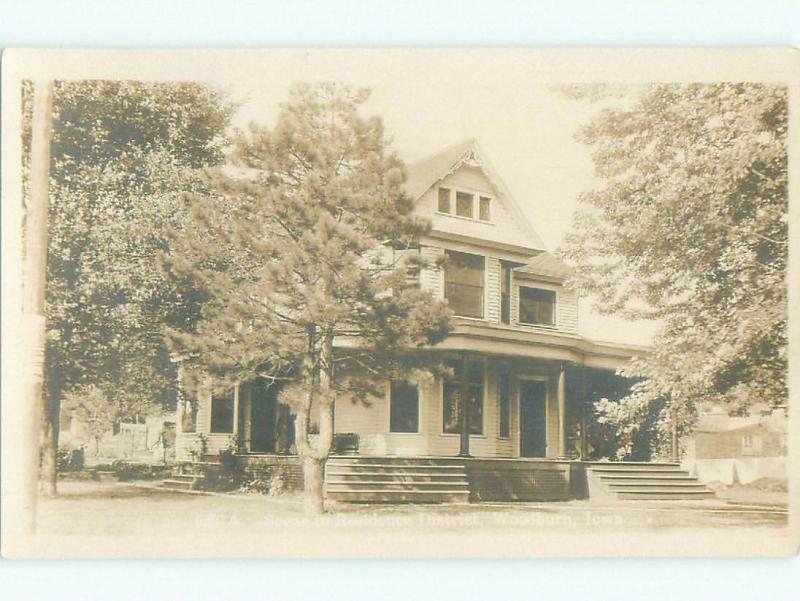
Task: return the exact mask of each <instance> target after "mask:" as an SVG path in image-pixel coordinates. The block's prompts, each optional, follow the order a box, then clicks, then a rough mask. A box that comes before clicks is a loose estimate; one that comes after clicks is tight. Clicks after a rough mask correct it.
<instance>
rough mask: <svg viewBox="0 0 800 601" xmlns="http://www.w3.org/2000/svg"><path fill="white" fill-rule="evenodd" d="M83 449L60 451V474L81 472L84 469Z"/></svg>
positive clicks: (58, 457) (58, 459) (58, 461)
mask: <svg viewBox="0 0 800 601" xmlns="http://www.w3.org/2000/svg"><path fill="white" fill-rule="evenodd" d="M84 459H85V458H84V452H83V449H82V448H80V449H58V455H57V456H56V461H57V465H58V471H59V472H79V471H81V470H82V469H83V467H84Z"/></svg>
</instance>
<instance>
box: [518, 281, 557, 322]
mask: <svg viewBox="0 0 800 601" xmlns="http://www.w3.org/2000/svg"><path fill="white" fill-rule="evenodd" d="M519 323H522V324H527V325H536V326H554V325H556V293H555V292H554V291H553V290H544V289H542V288H531V287H529V286H520V287H519Z"/></svg>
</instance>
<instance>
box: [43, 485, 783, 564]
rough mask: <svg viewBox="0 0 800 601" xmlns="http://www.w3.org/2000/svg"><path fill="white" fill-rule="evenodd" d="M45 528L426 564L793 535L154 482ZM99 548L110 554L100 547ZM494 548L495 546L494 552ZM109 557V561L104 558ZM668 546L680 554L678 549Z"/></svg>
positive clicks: (64, 488)
mask: <svg viewBox="0 0 800 601" xmlns="http://www.w3.org/2000/svg"><path fill="white" fill-rule="evenodd" d="M37 523H38V533H39V535H40V536H41V537H42V540H44V539H45V538H48V537H49V538H55V539H58V540H59V541H60V542H59V543H58V544H59V545H61V549H62V550H63V551H64V552H67V553H69V554H72V553H77V554H78V555H80V556H96V555H95V553H98V554H99V556H104V555H106V551H105V549H106V548H107V547H106V545H108V544H111V549H110V551H109V552H110V553H111V555H114V554H115V552H118V553H119V554H122V555H125V556H128V555H133V556H142V555H151V554H152V555H181V556H183V555H189V556H195V555H196V556H208V555H211V556H220V555H224V556H231V555H234V556H236V555H237V554H238V553H241V554H243V555H252V554H255V555H259V554H265V555H298V554H300V555H304V554H306V553H307V551H304V550H305V549H307V548H308V545H309V543H311V542H313V543H314V544H315V545H321V549H319V551H320V553H322V554H323V555H337V554H344V555H346V556H363V555H366V556H369V555H371V554H373V553H372V551H371V549H374V554H375V555H381V554H382V552H381V551H380V550H379V547H378V546H377V545H379V543H380V541H392V543H391V544H392V547H391V550H392V551H395V550H398V549H401V548H402V549H405V548H406V547H408V549H410V550H409V551H408V556H414V555H415V553H414V552H415V551H420V552H421V553H422V554H423V555H425V551H426V550H427V549H428V548H430V549H432V548H433V547H425V546H424V545H425V543H424V541H426V540H427V541H429V544H430V545H433V544H436V545H439V546H442V545H443V548H444V549H446V550H445V551H444V552H443V553H444V556H452V555H459V554H460V553H462V552H463V553H469V549H478V550H481V549H485V548H488V549H495V550H498V549H497V546H496V545H497V544H503V545H506V546H504V547H502V548H500V549H499V551H500V553H499V554H501V555H502V554H505V551H509V552H512V551H513V550H514V549H518V550H519V551H520V552H526V551H527V552H528V553H529V554H530V553H533V554H535V553H536V550H537V549H538V548H539V547H535V546H533V547H532V546H531V545H533V544H534V543H533V541H534V540H536V539H537V537H538V538H541V537H545V538H547V539H549V540H551V541H554V540H555V541H559V542H560V543H563V544H565V545H568V546H569V545H570V544H571V545H573V546H574V548H575V549H576V550H578V552H580V549H582V548H584V547H582V545H585V544H588V543H589V542H593V544H594V543H596V544H599V545H601V546H602V545H603V544H606V543H608V541H610V540H611V539H612V538H614V537H617V538H619V537H621V536H624V537H626V538H625V539H624V540H628V538H627V537H631V538H630V540H639V539H641V538H642V537H644V538H645V539H648V538H649V539H653V537H656V536H661V535H662V534H663V535H666V538H665V539H664V540H665V541H667V540H669V541H672V540H675V541H678V542H679V543H680V544H684V545H685V544H688V543H687V541H691V540H696V541H697V542H699V543H700V544H702V543H703V541H704V540H705V541H707V540H711V539H713V540H721V539H727V540H729V542H734V541H736V540H737V538H738V537H741V536H742V533H750V534H757V535H759V536H761V537H762V538H764V537H766V538H770V537H776V536H778V537H779V536H782V535H783V533H784V531H785V530H786V528H785V527H786V524H787V514H786V512H785V511H783V510H779V509H775V508H764V507H762V508H758V507H749V506H734V505H730V504H727V503H724V502H720V501H717V500H712V501H698V502H685V503H680V502H632V503H630V502H629V503H623V504H618V505H615V506H611V505H609V506H600V505H597V504H594V503H591V502H589V501H570V502H563V503H507V504H500V503H496V504H489V503H486V504H473V505H429V506H421V505H393V506H389V505H383V506H382V505H357V504H341V505H338V506H334V507H331V511H330V512H329V513H328V514H326V515H324V516H321V517H319V518H313V519H308V518H306V517H305V516H303V513H302V499H301V498H300V497H296V496H295V497H292V496H288V497H277V498H272V497H268V496H261V495H242V494H188V493H183V492H173V491H168V490H164V489H158V488H156V487H155V486H154V485H153V484H152V483H150V484H146V483H141V484H137V483H117V482H95V481H64V482H62V483H61V487H60V495H59V497H57V498H55V499H43V500H42V501H41V502H40V503H39V510H38V522H37ZM636 537H639V538H636ZM739 540H741V539H740V538H739ZM236 541H239V542H236ZM465 541H466V543H467V546H464V544H465ZM481 541H483V543H481ZM503 541H505V542H503ZM645 542H647V541H645ZM96 543H99V544H100V546H98V547H94V549H93V548H91V545H92V544H96ZM490 543H491V545H493V546H489V547H487V545H489V544H490ZM420 544H422V545H423V546H422V547H420V546H419V545H420ZM481 544H482V545H483V546H481ZM669 544H670V545H671V544H672V543H669ZM87 545H89V546H88V547H87ZM48 548H49V547H48ZM67 548H69V549H70V551H68V550H67ZM101 548H102V549H104V551H103V552H102V553H100V552H99V551H96V550H97V549H101ZM659 548H662V547H659ZM123 549H127V550H129V551H130V553H128V554H126V553H125V552H124V551H123ZM231 549H233V551H232V550H231ZM380 549H384V547H380ZM587 549H588V547H587ZM662 549H663V550H664V552H665V553H666V554H669V552H670V551H671V550H672V549H673V547H672V546H666V547H663V548H662ZM613 550H614V549H612V551H613ZM618 551H621V550H619V549H618ZM43 552H44V553H47V548H45V549H44V551H43ZM308 553H309V554H311V555H314V554H317V553H311V552H308ZM404 553H405V552H404ZM393 554H394V553H393ZM492 555H494V556H497V553H494V554H492Z"/></svg>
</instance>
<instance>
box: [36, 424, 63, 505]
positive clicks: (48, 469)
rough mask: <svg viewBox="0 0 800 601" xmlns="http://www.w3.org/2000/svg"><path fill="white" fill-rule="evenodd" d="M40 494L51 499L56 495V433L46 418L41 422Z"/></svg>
mask: <svg viewBox="0 0 800 601" xmlns="http://www.w3.org/2000/svg"><path fill="white" fill-rule="evenodd" d="M39 470H40V472H39V473H40V477H39V486H40V492H41V493H42V494H43V495H44V496H46V497H51V496H54V495H56V494H58V484H57V482H58V431H57V430H56V429H55V428H53V423H52V420H50V419H49V418H48V417H47V416H45V417H44V419H43V420H42V440H41V463H40V464H39Z"/></svg>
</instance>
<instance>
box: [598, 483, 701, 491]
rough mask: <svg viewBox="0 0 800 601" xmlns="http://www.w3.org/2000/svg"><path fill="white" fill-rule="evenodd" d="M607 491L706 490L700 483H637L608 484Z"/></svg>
mask: <svg viewBox="0 0 800 601" xmlns="http://www.w3.org/2000/svg"><path fill="white" fill-rule="evenodd" d="M609 489H610V490H612V491H616V492H640V491H642V492H668V493H673V492H692V493H694V492H698V491H701V492H702V491H706V490H708V489H707V488H706V486H705V484H702V483H700V482H696V483H687V482H681V483H675V484H666V483H663V482H660V483H659V482H654V483H650V482H646V483H638V484H610V485H609Z"/></svg>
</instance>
